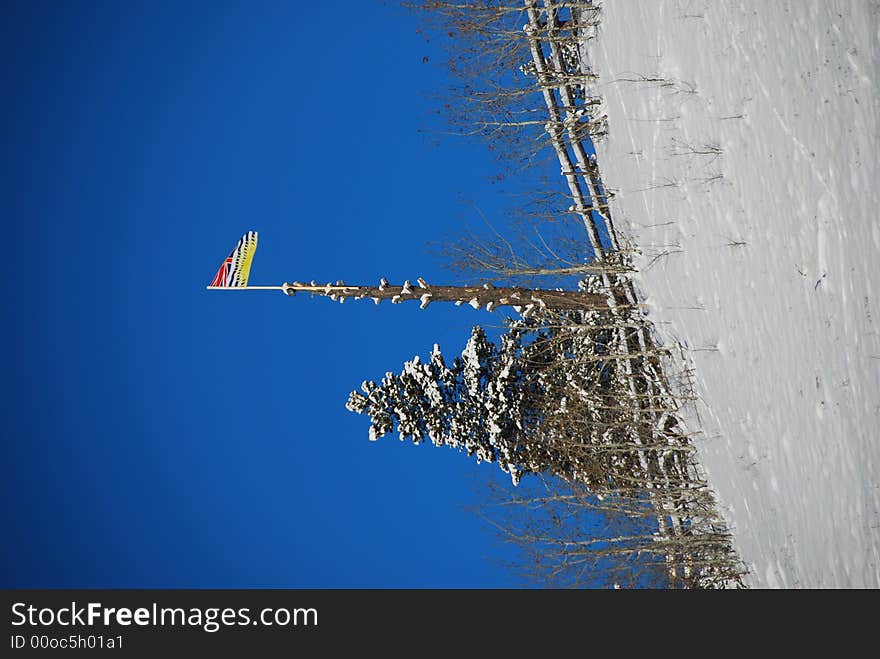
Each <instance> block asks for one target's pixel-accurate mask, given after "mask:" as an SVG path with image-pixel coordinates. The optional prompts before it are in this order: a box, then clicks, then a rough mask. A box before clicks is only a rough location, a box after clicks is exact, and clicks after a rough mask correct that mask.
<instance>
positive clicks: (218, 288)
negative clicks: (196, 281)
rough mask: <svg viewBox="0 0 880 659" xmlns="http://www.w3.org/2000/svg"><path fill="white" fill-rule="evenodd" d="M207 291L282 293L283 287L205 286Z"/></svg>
mask: <svg viewBox="0 0 880 659" xmlns="http://www.w3.org/2000/svg"><path fill="white" fill-rule="evenodd" d="M205 288H206V289H207V290H209V291H283V290H285V287H284V286H205Z"/></svg>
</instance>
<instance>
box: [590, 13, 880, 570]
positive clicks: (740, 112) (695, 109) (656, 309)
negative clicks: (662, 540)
mask: <svg viewBox="0 0 880 659" xmlns="http://www.w3.org/2000/svg"><path fill="white" fill-rule="evenodd" d="M878 27H880V2H878V0H788V1H784V0H741V1H739V2H717V1H714V0H652V1H651V2H644V1H641V0H607V1H606V2H605V3H604V13H603V19H602V25H601V29H600V33H599V37H598V39H597V40H595V41H593V42H591V44H590V56H591V58H592V60H593V66H594V69H595V70H596V72H597V73H598V74H599V76H600V83H599V85H598V90H597V91H598V92H599V93H601V95H602V96H604V98H605V101H606V110H607V113H608V117H609V129H610V135H609V138H608V140H607V141H606V142H604V143H602V144H599V145H598V152H599V166H600V168H601V170H602V173H603V177H604V179H605V182H606V184H607V185H608V187H609V188H610V189H612V190H614V191H615V192H616V197H615V199H614V204H615V207H614V209H615V210H616V212H617V216H616V223H617V225H618V228H619V229H621V230H623V232H624V233H626V234H628V235H629V236H630V237H631V238H632V239H633V240H634V242H635V243H636V244H637V245H638V247H639V248H640V249H641V250H642V251H643V254H642V256H641V257H640V270H641V275H640V279H639V281H638V284H639V287H640V289H641V291H642V293H643V294H644V295H645V298H646V302H647V303H648V305H649V308H650V315H651V318H652V319H653V320H654V321H655V323H656V324H657V327H658V332H659V334H660V336H661V338H662V339H663V340H664V342H665V343H666V344H667V345H672V346H674V345H675V344H676V343H678V342H680V343H682V344H684V345H686V346H687V347H688V348H689V349H690V350H689V351H688V352H687V355H688V357H689V359H690V360H691V361H692V362H693V366H694V367H695V371H696V380H695V384H696V388H697V393H698V394H699V397H700V401H699V402H698V403H697V404H696V405H694V406H693V408H692V409H691V410H690V411H689V419H688V420H689V423H690V424H691V425H692V426H698V427H699V429H701V430H702V431H703V433H704V434H703V437H702V439H700V440H699V441H698V445H699V456H700V461H701V462H702V464H703V466H704V468H705V471H706V474H707V476H708V480H709V482H710V484H711V485H712V486H713V487H714V488H715V490H716V492H717V493H718V495H719V499H720V501H721V504H722V511H723V513H724V515H725V517H726V518H727V520H728V521H729V522H730V523H731V525H732V527H733V530H734V533H735V537H736V541H737V548H738V549H739V551H740V554H741V556H742V558H743V560H744V561H745V562H746V564H747V566H748V567H749V569H750V570H751V573H750V574H749V575H748V576H747V579H746V581H747V583H748V584H749V585H751V586H758V587H880V213H878V209H880V191H878V188H880V166H878V159H880V158H878V154H880V136H878V128H880V126H878V123H880V120H878V117H880V103H878V82H880V80H878V69H880V32H878Z"/></svg>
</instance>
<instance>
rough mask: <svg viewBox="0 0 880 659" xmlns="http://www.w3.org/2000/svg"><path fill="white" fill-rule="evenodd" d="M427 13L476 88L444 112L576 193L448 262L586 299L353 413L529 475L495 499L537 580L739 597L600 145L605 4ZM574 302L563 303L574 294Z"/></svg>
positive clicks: (378, 430) (408, 368) (737, 574)
mask: <svg viewBox="0 0 880 659" xmlns="http://www.w3.org/2000/svg"><path fill="white" fill-rule="evenodd" d="M416 6H418V7H419V8H420V9H423V10H426V12H425V16H426V17H427V19H428V22H429V23H431V24H432V25H433V29H435V30H442V32H443V33H444V34H446V35H448V36H449V37H450V38H451V40H452V41H451V43H452V52H451V59H450V66H451V67H452V69H453V71H454V72H455V73H456V74H457V75H458V76H459V80H460V81H461V86H460V88H459V89H458V90H456V91H457V93H458V94H459V96H457V97H454V98H453V99H452V101H451V102H449V103H448V104H447V106H446V107H447V110H448V112H449V115H450V117H449V118H450V121H451V123H452V125H453V127H454V128H455V129H456V130H457V131H458V132H460V133H462V134H467V135H480V136H482V137H484V138H486V139H487V140H488V141H489V142H490V144H491V145H492V147H493V148H494V150H496V151H497V152H499V153H502V154H504V155H505V157H508V158H511V159H513V160H514V161H516V162H517V163H526V164H528V163H532V162H534V161H535V159H536V156H537V154H538V153H539V152H541V151H546V152H549V153H552V155H554V156H555V160H556V161H557V162H558V165H559V167H560V176H561V179H562V180H563V181H564V184H565V191H564V192H562V191H558V190H552V189H547V188H538V189H536V190H535V191H534V194H532V195H531V196H530V198H529V199H528V201H524V203H522V204H521V207H520V210H521V212H522V217H521V218H520V219H521V220H523V219H524V220H525V221H524V222H521V223H520V224H519V229H518V231H517V232H516V233H515V234H514V235H513V236H511V235H510V234H507V233H505V232H503V231H500V230H496V229H495V228H494V227H493V226H492V225H490V224H489V223H488V222H487V223H486V224H487V226H488V227H489V231H488V232H487V233H484V234H482V235H481V234H478V233H471V234H467V235H465V236H463V237H461V238H459V239H458V240H457V241H453V242H451V243H449V244H448V245H446V246H445V248H444V251H445V253H446V254H447V256H448V257H449V259H450V261H451V262H452V264H453V266H454V267H456V268H458V269H460V270H463V271H466V272H469V273H471V274H473V275H475V276H478V277H480V278H481V280H483V281H484V282H486V283H488V282H492V284H491V285H490V286H491V288H482V289H478V288H477V287H473V290H474V291H477V290H483V291H487V290H495V291H496V293H495V294H493V295H498V294H499V293H497V291H502V290H503V291H512V290H515V285H516V284H518V283H521V282H523V281H534V280H536V279H538V280H540V279H542V278H545V279H549V280H554V279H555V280H558V279H566V278H570V279H573V280H576V281H577V282H578V291H577V293H578V294H579V297H577V299H579V300H581V301H583V300H589V301H590V304H588V305H584V304H581V305H577V306H575V305H571V304H567V303H563V302H560V301H557V300H556V299H555V297H551V296H547V299H546V300H545V301H544V302H545V303H543V304H540V305H534V311H533V313H532V314H529V315H528V317H526V318H520V319H517V320H512V321H510V323H509V325H508V329H507V332H506V333H505V334H504V335H503V336H502V337H501V343H500V344H498V345H495V344H493V343H492V342H491V341H489V340H488V339H487V337H486V336H485V334H484V333H482V330H480V328H475V331H474V334H473V335H472V338H471V341H469V342H468V345H467V346H466V348H465V351H464V352H463V353H462V356H461V357H460V358H458V357H457V358H455V360H452V361H451V362H450V361H448V360H444V358H443V356H442V355H441V354H440V352H439V349H438V348H436V347H435V351H434V352H433V353H432V355H431V359H430V360H428V361H426V362H421V361H419V360H418V359H416V360H414V361H413V362H408V363H407V364H405V365H404V369H403V371H402V372H401V373H400V374H399V375H395V374H393V373H388V374H386V378H385V379H383V381H382V383H381V384H377V383H375V382H370V381H367V382H365V383H364V385H363V386H362V391H361V392H353V393H352V397H351V398H350V400H349V409H352V410H353V411H356V412H360V413H364V414H369V415H370V417H371V419H372V424H371V438H372V439H377V438H378V437H381V436H382V435H383V434H386V433H388V432H391V431H393V430H397V431H398V432H400V435H401V438H402V439H403V438H404V437H409V438H411V439H412V440H413V441H421V440H423V439H427V438H430V439H431V441H433V442H434V443H435V444H438V445H440V444H442V445H449V446H453V447H457V448H459V449H461V450H464V451H466V452H467V453H468V454H469V455H475V456H476V458H477V459H478V460H486V461H490V462H497V463H498V464H499V465H500V466H501V467H502V469H504V470H505V471H508V472H509V473H510V474H511V476H512V477H513V479H514V482H520V480H521V479H523V477H524V476H527V478H525V479H524V480H522V484H521V485H519V487H517V488H514V489H512V490H504V491H501V490H499V491H497V492H496V493H495V496H494V498H493V500H492V501H491V502H490V503H489V504H488V505H487V506H486V507H485V508H484V510H483V513H484V514H485V516H486V518H487V519H488V520H489V521H490V523H491V524H493V526H495V528H496V529H498V531H499V533H500V534H501V535H502V537H503V538H504V539H505V540H507V541H510V542H514V543H516V544H517V545H518V546H519V547H520V548H521V549H522V551H523V552H524V553H525V554H526V555H527V556H529V557H530V560H529V561H528V563H527V568H528V571H529V572H530V574H532V576H533V577H535V578H536V579H538V580H539V582H541V583H545V584H548V585H562V586H584V585H597V584H598V585H618V586H623V587H633V586H645V585H647V586H652V585H653V586H656V585H672V586H675V587H731V586H734V587H741V586H742V579H741V577H742V574H743V572H744V570H743V566H742V564H741V562H740V561H739V559H738V557H737V555H736V553H735V551H734V550H733V546H732V537H731V535H730V533H729V531H728V530H727V528H726V526H725V525H724V522H723V520H722V519H721V516H720V515H719V514H718V512H717V503H716V501H715V498H714V495H713V494H712V492H711V489H710V488H709V487H708V484H707V483H706V482H705V480H704V479H703V478H702V476H701V474H700V470H699V467H698V465H697V463H696V462H695V456H694V453H695V447H694V444H693V441H692V440H693V433H691V432H689V431H688V429H687V428H686V427H685V424H684V423H683V421H682V418H681V406H682V404H683V402H684V399H685V398H686V397H687V395H688V393H687V392H686V391H682V390H681V389H677V388H675V387H674V386H673V385H672V384H671V383H670V377H671V375H670V373H671V370H670V369H671V368H672V365H673V362H672V360H671V359H670V355H669V354H668V351H667V350H665V349H664V348H663V347H662V346H660V345H658V343H657V341H656V340H655V334H654V332H653V328H652V326H651V324H650V322H649V321H648V319H647V318H646V317H645V315H644V314H643V313H642V310H641V307H640V304H639V299H638V295H637V292H636V290H635V287H634V285H633V282H632V279H631V277H630V274H631V273H632V271H633V268H632V263H631V258H630V256H631V254H630V248H629V247H628V246H627V245H625V244H623V240H622V239H621V237H620V236H618V234H617V232H616V230H615V227H614V222H613V217H612V210H613V204H612V203H611V199H610V195H609V193H608V192H607V190H606V188H605V185H604V183H603V181H602V179H601V176H600V171H599V167H598V163H597V160H596V157H595V155H594V152H593V149H592V144H593V141H596V140H601V139H603V138H604V136H605V135H606V133H607V122H606V120H605V117H604V115H603V114H602V101H601V98H599V97H598V96H597V95H596V94H595V93H594V92H593V90H592V87H591V82H592V80H593V79H594V78H595V76H594V74H593V72H592V71H591V70H590V69H589V66H588V60H587V57H586V50H585V44H587V42H588V41H589V40H590V39H591V38H592V36H593V35H594V34H595V31H596V26H597V25H598V22H599V20H600V13H601V12H600V8H599V7H598V6H597V5H595V4H594V3H592V2H588V1H586V0H541V1H539V0H476V1H474V2H462V1H461V0H459V1H457V2H456V1H453V0H425V1H423V2H420V3H417V5H416ZM504 284H509V285H510V286H508V287H507V288H505V286H504ZM384 291H385V289H383V295H384ZM471 292H472V291H469V292H468V295H470V294H471ZM563 293H564V292H563V291H558V293H557V295H558V297H559V300H570V299H572V298H571V295H572V294H574V293H575V292H574V291H568V292H567V293H569V296H566V295H564V294H563ZM391 294H392V295H393V294H394V291H392V292H391ZM396 294H397V295H398V296H399V295H400V293H399V291H398V292H397V293H396ZM423 294H424V293H423ZM456 295H458V298H457V299H460V298H461V295H460V294H459V292H456V291H452V290H450V292H449V296H450V299H452V297H454V296H456ZM475 295H476V294H475ZM509 297H510V296H509V294H507V299H508V300H509ZM383 299H384V297H383ZM499 299H500V298H499ZM466 301H467V300H465V302H466ZM478 302H479V304H480V305H482V306H485V301H484V300H482V298H478ZM497 302H498V300H496V303H497ZM674 375H675V376H676V378H673V379H677V378H678V376H680V375H681V374H674ZM526 485H528V487H526ZM597 520H599V521H598V522H597ZM597 525H598V526H597ZM520 567H523V566H520Z"/></svg>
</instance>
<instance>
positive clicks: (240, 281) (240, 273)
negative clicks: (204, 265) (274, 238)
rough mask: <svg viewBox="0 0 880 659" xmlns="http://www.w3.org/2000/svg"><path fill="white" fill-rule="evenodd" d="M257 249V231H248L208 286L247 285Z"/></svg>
mask: <svg viewBox="0 0 880 659" xmlns="http://www.w3.org/2000/svg"><path fill="white" fill-rule="evenodd" d="M256 251H257V232H256V231H248V232H247V233H246V234H244V235H243V236H242V237H241V240H239V241H238V244H237V245H236V246H235V249H233V250H232V253H231V254H230V255H229V256H227V257H226V260H225V261H223V265H221V266H220V269H219V270H218V271H217V274H216V275H214V279H213V280H212V281H211V285H210V286H209V287H208V288H214V287H217V286H221V287H223V286H235V287H239V286H247V282H248V276H249V275H250V274H251V263H252V262H253V260H254V252H256Z"/></svg>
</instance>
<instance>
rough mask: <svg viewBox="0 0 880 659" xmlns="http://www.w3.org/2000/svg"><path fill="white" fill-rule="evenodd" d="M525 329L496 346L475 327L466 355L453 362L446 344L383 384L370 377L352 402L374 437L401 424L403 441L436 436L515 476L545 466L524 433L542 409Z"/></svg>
mask: <svg viewBox="0 0 880 659" xmlns="http://www.w3.org/2000/svg"><path fill="white" fill-rule="evenodd" d="M523 349H524V346H523V345H522V334H521V333H520V332H518V331H512V332H510V333H508V334H505V335H504V336H503V337H502V339H501V345H500V346H496V345H495V344H494V343H492V342H491V341H489V339H488V338H487V337H486V333H485V332H484V331H483V329H482V328H481V327H479V326H478V327H474V328H473V331H472V333H471V337H470V339H469V340H468V342H467V345H466V347H465V349H464V350H463V351H462V353H461V357H456V358H455V359H454V360H453V362H452V364H449V365H447V364H446V362H445V360H444V359H443V355H442V354H441V353H440V349H439V347H438V346H436V345H435V346H434V350H433V352H432V353H431V358H430V360H429V361H427V362H422V361H421V359H420V358H419V357H418V356H416V357H414V358H413V359H412V360H411V361H409V362H406V364H404V367H403V370H402V371H401V372H400V373H399V374H395V373H390V372H389V373H387V374H386V375H385V377H384V378H383V380H382V382H381V384H378V385H377V384H376V383H375V382H372V381H366V382H364V383H363V384H362V385H361V392H357V391H354V392H352V393H351V395H350V397H349V400H348V403H347V405H346V407H347V408H348V409H349V410H351V411H353V412H358V413H360V414H368V415H369V417H370V421H371V424H370V439H371V440H376V439H378V438H379V437H382V436H383V435H386V434H388V433H389V432H392V431H393V430H395V429H396V430H397V432H398V433H399V434H400V438H401V440H404V439H412V440H413V441H414V442H415V443H419V442H421V441H423V440H426V439H430V440H431V441H432V442H433V443H434V444H435V445H437V446H451V447H453V448H459V449H463V450H465V451H467V454H468V455H475V456H476V458H477V460H478V461H487V462H498V463H499V464H500V465H501V467H502V469H504V470H505V471H507V472H509V473H510V474H511V477H512V478H513V480H514V482H516V481H518V480H519V478H520V477H521V476H522V474H523V473H527V472H529V471H534V470H535V469H536V468H537V469H539V468H540V465H537V464H535V462H534V458H533V456H532V455H531V452H530V451H529V446H528V443H527V442H525V441H524V436H525V435H527V434H528V433H529V431H530V430H532V429H534V428H535V426H536V425H537V422H538V417H539V411H538V410H536V409H535V408H534V400H533V399H531V398H530V396H531V395H532V393H533V392H534V389H535V386H536V382H534V374H533V373H532V372H530V370H529V369H528V368H527V363H526V361H525V360H524V359H523V356H524V355H523Z"/></svg>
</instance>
